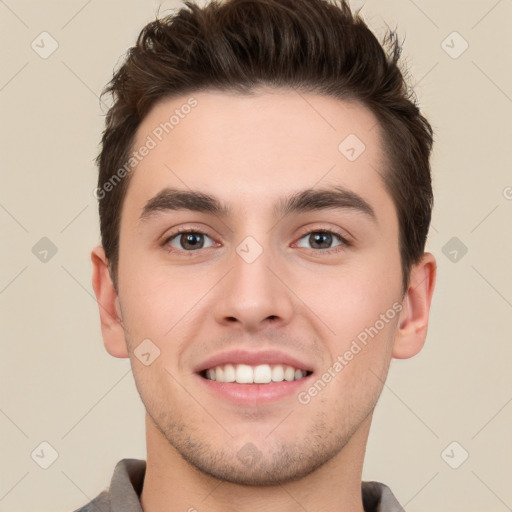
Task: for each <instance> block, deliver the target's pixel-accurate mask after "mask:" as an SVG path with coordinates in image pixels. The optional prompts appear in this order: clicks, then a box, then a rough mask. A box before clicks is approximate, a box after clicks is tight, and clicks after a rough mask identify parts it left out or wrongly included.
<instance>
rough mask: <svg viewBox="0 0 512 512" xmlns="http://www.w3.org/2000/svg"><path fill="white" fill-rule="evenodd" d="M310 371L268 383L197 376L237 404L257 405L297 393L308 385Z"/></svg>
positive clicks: (210, 388) (211, 390)
mask: <svg viewBox="0 0 512 512" xmlns="http://www.w3.org/2000/svg"><path fill="white" fill-rule="evenodd" d="M312 376H313V374H312V373H311V374H310V375H308V376H307V377H304V378H302V379H300V380H292V381H282V382H269V383H268V384H238V383H237V382H218V381H216V380H210V379H205V378H204V377H201V376H200V375H197V378H198V379H199V380H200V381H201V382H202V383H203V384H204V385H205V386H206V387H207V389H208V390H209V391H210V392H212V393H214V394H215V395H216V396H219V397H221V398H223V399H225V400H228V401H230V402H232V403H234V404H237V405H252V406H258V405H262V404H267V403H272V402H277V401H278V400H281V399H283V398H286V397H288V396H290V395H294V394H295V395H297V393H298V392H299V391H300V389H301V388H304V387H305V386H307V385H309V381H310V378H311V377H312Z"/></svg>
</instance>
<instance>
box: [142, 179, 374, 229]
mask: <svg viewBox="0 0 512 512" xmlns="http://www.w3.org/2000/svg"><path fill="white" fill-rule="evenodd" d="M327 209H349V210H355V211H357V212H360V213H362V214H364V215H365V216H367V217H368V218H369V219H370V220H372V222H374V223H376V224H377V216H376V214H375V210H374V209H373V207H372V206H371V205H370V204H369V203H368V202H367V201H366V200H365V199H363V198H362V197H361V196H360V195H359V194H357V193H355V192H353V191H352V190H348V189H346V188H343V187H340V186H334V187H329V188H327V189H305V190H301V191H298V192H295V193H293V194H292V195H290V196H287V197H284V198H280V199H279V200H278V201H277V203H276V204H275V206H274V215H275V217H284V216H287V215H290V214H292V213H303V212H311V211H316V210H327ZM167 210H190V211H195V212H205V213H211V214H213V215H216V216H220V217H229V216H230V215H231V214H232V211H231V209H230V208H229V206H228V205H226V204H225V203H223V202H222V201H221V200H220V199H218V198H216V197H215V196H212V195H210V194H206V193H204V192H199V191H195V190H184V189H183V190H182V189H176V188H164V189H163V190H161V191H160V192H159V193H158V194H156V195H155V196H154V197H152V198H151V199H149V201H148V202H147V203H146V204H145V206H144V208H143V210H142V213H141V215H140V222H144V221H147V220H148V219H149V218H151V217H152V216H154V215H155V214H157V213H158V212H163V211H167Z"/></svg>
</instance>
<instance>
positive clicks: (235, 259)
mask: <svg viewBox="0 0 512 512" xmlns="http://www.w3.org/2000/svg"><path fill="white" fill-rule="evenodd" d="M230 267H231V271H230V272H229V273H228V274H227V275H226V277H225V278H224V279H222V281H221V282H220V283H219V287H218V289H217V295H216V303H215V306H214V308H215V319H216V321H217V322H218V323H221V324H223V325H233V324H235V323H238V324H240V325H239V327H240V328H243V330H244V331H247V332H250V331H252V332H256V331H258V330H261V329H265V328H268V326H269V325H272V326H275V327H277V326H280V327H282V326H284V325H286V324H288V323H289V322H290V320H291V318H292V315H293V310H294V306H293V301H292V299H293V292H292V291H291V289H290V288H289V287H288V286H287V283H286V281H287V279H286V275H285V274H286V272H285V271H283V270H282V268H283V266H282V265H281V264H279V262H278V261H277V257H276V256H274V255H273V254H271V251H270V250H267V249H264V250H263V252H262V253H261V254H260V255H259V256H258V258H257V259H256V260H255V261H252V262H250V260H247V259H244V257H242V256H240V254H239V253H237V252H236V251H233V256H232V258H231V261H230Z"/></svg>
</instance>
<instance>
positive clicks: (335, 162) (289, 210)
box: [80, 0, 436, 512]
mask: <svg viewBox="0 0 512 512" xmlns="http://www.w3.org/2000/svg"><path fill="white" fill-rule="evenodd" d="M386 45H388V46H389V49H388V53H386V51H385V49H384V47H385V46H386ZM399 54H400V48H399V45H398V43H397V41H396V39H395V37H394V34H392V33H391V34H389V35H388V37H387V38H386V39H385V41H384V42H383V45H382V46H381V45H380V44H379V42H378V41H377V39H376V38H375V36H374V35H373V34H372V33H371V31H370V30H369V29H368V27H367V26H366V25H365V24H364V22H363V21H362V20H361V19H360V18H359V17H358V15H353V14H352V13H351V11H350V9H349V7H348V5H347V4H345V3H341V2H338V3H337V4H334V3H332V2H331V3H330V2H328V1H326V0H250V1H249V0H228V1H226V2H222V3H218V2H212V3H210V4H208V5H207V6H206V7H204V8H200V7H198V6H196V5H194V4H191V3H189V2H187V3H186V7H183V9H181V10H180V11H179V12H177V13H176V14H175V15H173V16H168V17H166V18H164V19H160V20H155V21H153V22H151V23H149V24H148V25H147V26H146V27H145V28H144V29H143V31H142V32H141V34H140V35H139V38H138V40H137V44H136V46H135V47H134V48H132V49H131V50H130V51H129V53H128V56H127V58H126V60H125V62H124V63H123V65H122V67H121V68H120V69H119V70H118V71H117V72H116V73H115V75H114V77H113V79H112V81H111V82H110V84H109V86H108V88H107V92H110V93H112V94H113V98H114V103H113V106H112V107H111V109H110V110H109V112H108V115H107V120H106V129H105V132H104V135H103V139H102V148H101V152H100V155H99V156H98V164H99V168H100V176H99V182H98V189H97V191H96V196H97V197H98V200H99V209H100V222H101V235H102V246H101V247H97V248H95V249H94V250H93V252H92V262H93V287H94V291H95V294H96V297H97V300H98V305H99V312H100V317H101V328H102V334H103V339H104V343H105V347H106V349H107V351H108V352H109V353H110V354H111V355H113V356H115V357H129V358H130V361H131V365H132V371H133V375H134V378H135V382H136V385H137V389H138V391H139V394H140V397H141V399H142V401H143V403H144V406H145V408H146V412H147V414H146V442H147V461H143V460H135V459H123V460H122V461H120V462H119V463H118V464H117V466H116V468H115V471H114V475H113V477H112V482H111V484H110V488H109V490H108V491H107V490H105V491H103V492H102V493H101V494H100V495H99V496H98V497H97V498H96V499H95V500H93V501H92V502H91V503H90V504H88V505H86V506H85V507H83V508H82V509H80V510H81V512H84V511H92V510H100V511H106V510H112V511H116V512H120V511H121V510H123V511H126V512H127V511H141V510H143V511H144V512H160V511H164V510H166V511H171V510H172V511H195V510H197V511H200V512H203V511H211V512H217V511H249V510H251V511H253V510H255V509H258V510H272V511H290V512H291V511H296V510H308V511H320V510H322V511H340V510H344V511H351V512H363V511H365V512H369V511H372V512H373V511H380V512H391V511H398V510H402V507H401V506H400V504H399V502H398V501H397V499H396V498H395V496H394V495H393V493H392V491H391V490H390V489H389V487H387V486H386V485H384V484H382V483H380V482H361V475H362V467H363V460H364V454H365V448H366V443H367V439H368V435H369V429H370V424H371V420H372V415H373V410H374V407H375V405H376V403H377V401H378V398H379V396H380V393H381V391H382V388H383V385H384V382H385V379H386V376H387V372H388V369H389V364H390V360H391V358H393V357H394V358H408V357H412V356H414V355H415V354H417V353H418V352H419V351H420V350H421V348H422V346H423V344H424V342H425V337H426V333H427V324H428V316H429V309H430V303H431V298H432V293H433V289H434V284H435V276H436V262H435V259H434V257H433V255H432V254H430V253H426V252H424V248H425V242H426V237H427V233H428V228H429V224H430V217H431V208H432V189H431V178H430V164H429V156H430V151H431V147H432V130H431V128H430V125H429V124H428V122H427V121H426V119H425V118H424V117H423V116H422V115H421V114H420V112H419V109H418V108H417V106H416V105H415V104H414V102H413V101H412V100H411V98H410V92H409V91H408V89H407V87H406V84H405V82H404V79H403V77H402V74H401V72H400V70H399V68H398V59H399Z"/></svg>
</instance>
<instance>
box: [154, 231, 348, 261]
mask: <svg viewBox="0 0 512 512" xmlns="http://www.w3.org/2000/svg"><path fill="white" fill-rule="evenodd" d="M186 233H194V234H199V235H205V236H207V237H208V238H212V237H211V236H209V235H208V234H207V233H205V232H203V231H201V230H199V229H193V228H182V229H178V230H177V231H176V232H175V233H173V234H172V235H169V236H168V237H167V238H166V239H165V240H164V242H163V244H162V245H163V246H164V247H165V249H166V250H167V251H168V252H184V253H191V255H193V254H194V253H195V252H198V251H197V250H195V251H194V250H190V251H186V250H183V249H175V248H174V247H172V248H170V246H169V245H168V244H169V243H170V242H171V241H172V240H173V239H174V238H176V237H177V236H179V235H182V234H186ZM312 233H327V234H330V235H335V236H336V237H338V238H339V240H340V241H341V244H340V245H337V246H335V247H332V248H330V249H308V248H307V247H306V248H305V249H308V250H309V251H313V252H314V253H323V254H334V253H338V252H340V251H343V250H345V249H347V248H348V247H351V246H352V243H351V242H349V241H348V240H347V239H346V238H345V237H344V236H343V234H342V233H340V232H339V231H337V230H335V229H312V230H309V231H306V232H304V233H302V235H301V236H300V237H299V239H298V240H299V241H300V240H302V239H303V238H304V237H306V236H308V235H311V234H312ZM212 240H213V239H212ZM206 249H210V247H206ZM303 249H304V247H303Z"/></svg>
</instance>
